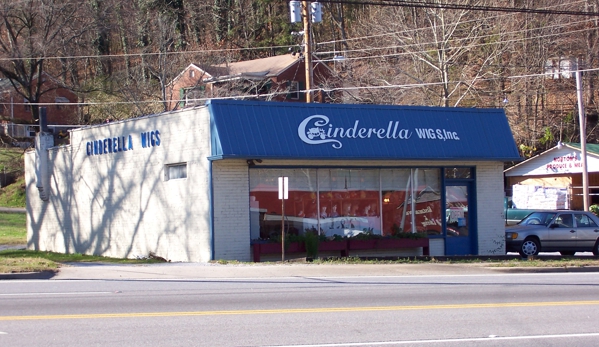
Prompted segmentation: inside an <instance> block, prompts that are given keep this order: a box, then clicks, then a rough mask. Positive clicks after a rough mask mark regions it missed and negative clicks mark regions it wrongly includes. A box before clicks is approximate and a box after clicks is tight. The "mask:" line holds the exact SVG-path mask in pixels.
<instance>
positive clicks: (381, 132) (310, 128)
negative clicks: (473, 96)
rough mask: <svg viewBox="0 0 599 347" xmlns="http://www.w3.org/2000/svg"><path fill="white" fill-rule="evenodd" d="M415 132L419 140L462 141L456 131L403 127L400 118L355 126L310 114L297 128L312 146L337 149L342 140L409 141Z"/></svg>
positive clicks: (357, 122)
mask: <svg viewBox="0 0 599 347" xmlns="http://www.w3.org/2000/svg"><path fill="white" fill-rule="evenodd" d="M414 134H415V138H417V139H419V140H420V139H421V140H441V141H459V140H460V137H459V136H458V133H457V132H455V131H450V130H447V129H432V128H413V129H408V128H404V127H402V126H401V124H400V122H399V121H389V123H388V124H387V126H386V127H368V126H364V125H361V124H360V121H359V120H356V121H354V124H353V126H352V127H349V128H343V127H335V126H334V125H333V124H332V123H331V121H330V120H329V117H327V116H324V115H313V116H310V117H307V118H305V119H304V120H303V121H302V122H301V123H300V124H299V126H298V128H297V135H298V136H299V138H300V139H301V140H302V141H303V142H305V143H307V144H309V145H320V144H325V143H330V144H331V146H332V147H333V148H335V149H340V148H341V147H343V143H342V140H343V139H357V140H359V139H370V138H375V139H380V140H409V139H410V138H412V137H413V136H414Z"/></svg>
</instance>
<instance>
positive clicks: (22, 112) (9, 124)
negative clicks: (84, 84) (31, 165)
mask: <svg viewBox="0 0 599 347" xmlns="http://www.w3.org/2000/svg"><path fill="white" fill-rule="evenodd" d="M42 78H43V82H42V88H43V90H44V91H45V92H44V93H43V94H42V96H41V99H40V103H42V104H47V105H42V107H45V108H46V115H47V123H48V125H73V124H78V123H79V119H78V106H77V101H78V98H77V95H76V94H75V93H73V92H72V91H71V90H69V89H67V88H66V87H64V86H63V85H62V83H60V81H58V80H57V79H55V78H53V77H52V76H50V75H48V74H46V73H42ZM33 83H36V82H35V80H34V82H33ZM28 103H29V101H28V100H27V99H25V98H24V97H23V96H22V95H21V94H19V93H18V92H17V91H16V90H15V88H14V86H13V85H12V84H11V83H10V81H9V80H8V79H5V78H2V79H0V125H1V126H2V128H3V129H2V130H3V131H2V132H3V133H4V134H6V135H10V136H13V137H30V136H31V135H32V130H30V129H29V128H31V129H35V127H34V126H31V125H36V124H35V122H34V119H33V116H32V114H31V106H29V105H28ZM19 125H20V126H19ZM17 128H18V129H19V130H15V129H17ZM21 128H22V129H21ZM23 129H25V130H23Z"/></svg>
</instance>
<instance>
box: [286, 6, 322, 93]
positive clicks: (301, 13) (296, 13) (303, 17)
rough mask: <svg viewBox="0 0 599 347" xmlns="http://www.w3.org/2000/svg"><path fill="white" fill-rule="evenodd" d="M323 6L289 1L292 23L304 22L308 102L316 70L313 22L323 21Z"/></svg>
mask: <svg viewBox="0 0 599 347" xmlns="http://www.w3.org/2000/svg"><path fill="white" fill-rule="evenodd" d="M300 8H301V9H300ZM321 9H322V7H321V5H320V3H319V2H317V1H314V2H310V1H308V0H302V1H301V2H300V1H296V0H292V1H290V2H289V11H290V14H291V23H299V22H302V23H303V24H304V63H305V64H306V67H305V70H306V102H312V101H313V98H312V87H313V81H314V70H313V66H312V23H319V22H321V21H322V10H321Z"/></svg>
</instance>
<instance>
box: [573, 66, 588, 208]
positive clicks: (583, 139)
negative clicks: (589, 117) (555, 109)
mask: <svg viewBox="0 0 599 347" xmlns="http://www.w3.org/2000/svg"><path fill="white" fill-rule="evenodd" d="M580 66H581V64H580V61H579V62H578V66H577V68H576V96H577V99H578V119H579V122H580V156H581V161H582V201H583V203H584V210H585V211H588V210H589V172H588V169H587V135H586V125H587V122H586V115H585V113H584V104H583V100H582V81H581V78H580Z"/></svg>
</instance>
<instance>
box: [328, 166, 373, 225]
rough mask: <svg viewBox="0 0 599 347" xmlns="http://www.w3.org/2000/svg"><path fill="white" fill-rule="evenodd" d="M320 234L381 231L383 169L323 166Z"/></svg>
mask: <svg viewBox="0 0 599 347" xmlns="http://www.w3.org/2000/svg"><path fill="white" fill-rule="evenodd" d="M318 183H319V189H320V194H319V197H320V214H319V217H320V234H324V235H327V236H334V235H339V236H353V235H356V234H359V233H363V232H368V233H372V234H381V221H380V213H379V211H380V207H379V201H380V198H379V170H377V169H321V170H319V171H318Z"/></svg>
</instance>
